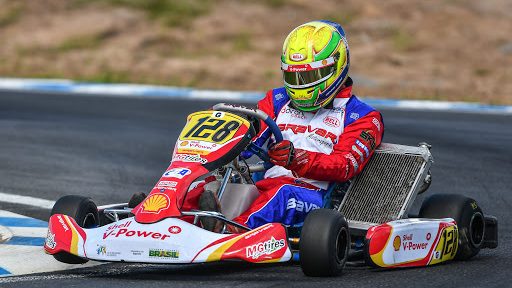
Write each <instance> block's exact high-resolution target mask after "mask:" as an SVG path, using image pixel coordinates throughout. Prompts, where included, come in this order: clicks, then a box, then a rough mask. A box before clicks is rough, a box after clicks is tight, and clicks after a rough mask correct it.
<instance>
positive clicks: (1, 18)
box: [0, 5, 23, 28]
mask: <svg viewBox="0 0 512 288" xmlns="http://www.w3.org/2000/svg"><path fill="white" fill-rule="evenodd" d="M2 10H3V11H1V10H0V11H1V12H0V28H3V27H7V26H9V25H11V24H14V23H16V21H18V20H19V19H20V16H21V12H22V11H23V8H22V6H20V5H17V6H14V7H11V8H10V9H2Z"/></svg>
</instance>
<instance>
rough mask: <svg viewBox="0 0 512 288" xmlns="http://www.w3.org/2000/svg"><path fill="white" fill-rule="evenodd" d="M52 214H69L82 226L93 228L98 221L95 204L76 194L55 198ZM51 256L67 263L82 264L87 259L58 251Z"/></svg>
mask: <svg viewBox="0 0 512 288" xmlns="http://www.w3.org/2000/svg"><path fill="white" fill-rule="evenodd" d="M54 214H64V215H67V216H70V217H72V218H73V219H75V221H76V223H77V224H78V225H79V226H80V227H82V228H94V227H97V226H98V225H99V223H100V222H99V219H100V218H99V215H98V208H97V207H96V204H94V202H93V201H92V200H91V199H90V198H87V197H83V196H78V195H68V196H64V197H62V198H60V199H59V200H57V202H56V203H55V205H53V208H52V212H51V215H54ZM53 257H55V259H57V260H58V261H60V262H64V263H68V264H82V263H85V262H87V261H88V260H87V259H84V258H81V257H78V256H76V255H72V254H69V253H67V252H59V253H57V254H54V255H53Z"/></svg>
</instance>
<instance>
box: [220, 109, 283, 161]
mask: <svg viewBox="0 0 512 288" xmlns="http://www.w3.org/2000/svg"><path fill="white" fill-rule="evenodd" d="M213 109H214V110H221V111H228V112H235V113H242V114H245V115H248V116H252V117H255V118H257V119H260V120H263V122H265V124H267V126H268V128H269V129H270V132H271V133H272V134H273V135H274V137H275V139H276V143H279V142H281V141H283V134H282V133H281V130H279V127H278V126H277V124H276V122H275V121H274V120H273V119H272V118H270V116H268V115H267V113H265V112H263V111H261V110H259V109H254V108H248V107H245V106H241V105H234V104H226V103H219V104H216V105H214V106H213ZM247 150H248V151H250V152H252V153H253V154H255V155H256V156H258V157H259V158H260V159H261V160H263V161H264V162H265V164H264V165H265V168H267V169H268V168H270V167H272V166H273V164H272V163H270V158H269V157H268V153H267V151H266V150H265V149H263V148H262V147H260V146H258V145H256V144H254V142H251V144H249V146H248V147H247Z"/></svg>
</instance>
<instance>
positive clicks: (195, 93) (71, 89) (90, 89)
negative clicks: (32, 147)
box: [0, 78, 512, 115]
mask: <svg viewBox="0 0 512 288" xmlns="http://www.w3.org/2000/svg"><path fill="white" fill-rule="evenodd" d="M0 89H3V90H13V91H32V92H49V93H61V94H76V95H103V96H112V97H132V98H134V97H135V98H172V99H180V100H210V101H228V102H229V101H235V102H242V103H256V102H257V101H258V100H260V99H262V98H263V97H264V96H265V93H263V92H241V91H238V92H237V91H226V90H196V89H192V88H182V87H169V86H158V85H139V84H96V83H87V82H76V81H72V80H66V79H53V80H45V79H22V78H0ZM361 98H363V99H364V101H365V102H366V103H368V104H369V105H371V106H375V107H377V108H394V109H404V110H430V111H454V112H473V113H493V114H509V115H512V106H499V105H485V104H480V103H472V102H448V101H427V100H396V99H380V98H371V97H361Z"/></svg>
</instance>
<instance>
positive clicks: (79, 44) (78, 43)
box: [53, 34, 103, 52]
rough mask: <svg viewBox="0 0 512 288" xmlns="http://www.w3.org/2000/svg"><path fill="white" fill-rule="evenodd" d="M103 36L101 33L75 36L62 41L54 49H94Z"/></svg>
mask: <svg viewBox="0 0 512 288" xmlns="http://www.w3.org/2000/svg"><path fill="white" fill-rule="evenodd" d="M102 40H103V37H102V36H101V35H100V34H90V35H79V36H73V37H70V38H68V39H66V40H64V41H63V42H62V43H60V44H59V45H58V46H57V47H55V48H54V49H53V50H55V52H68V51H72V50H81V49H94V48H97V47H99V46H100V44H101V41H102Z"/></svg>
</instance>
